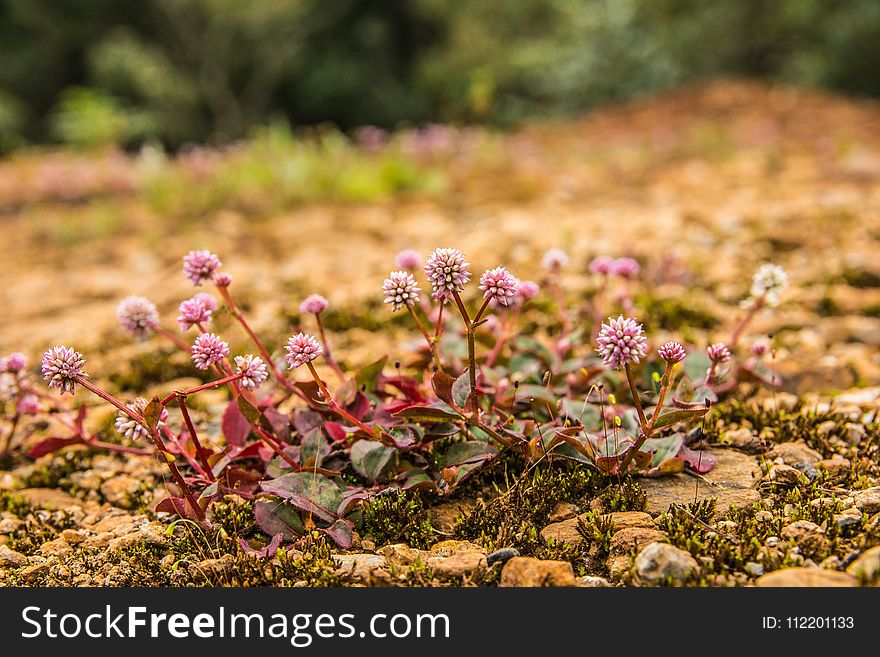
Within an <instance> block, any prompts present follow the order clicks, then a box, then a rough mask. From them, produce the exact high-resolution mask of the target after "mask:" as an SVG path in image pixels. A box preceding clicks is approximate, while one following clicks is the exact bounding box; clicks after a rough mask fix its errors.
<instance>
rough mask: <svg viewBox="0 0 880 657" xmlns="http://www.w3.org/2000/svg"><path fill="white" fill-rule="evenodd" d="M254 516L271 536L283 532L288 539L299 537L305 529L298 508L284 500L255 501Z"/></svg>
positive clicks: (285, 538) (261, 527)
mask: <svg viewBox="0 0 880 657" xmlns="http://www.w3.org/2000/svg"><path fill="white" fill-rule="evenodd" d="M254 517H255V518H256V521H257V525H259V527H260V529H262V530H263V532H264V533H266V534H268V535H269V536H275V535H277V534H281V536H282V538H284V540H286V541H292V540H294V539H296V538H299V537H300V536H302V535H303V532H304V531H305V530H304V528H303V524H302V519H301V518H300V517H299V514H298V513H297V512H296V509H294V508H293V507H292V506H290V505H289V504H288V503H287V502H285V501H283V500H258V501H256V502H254Z"/></svg>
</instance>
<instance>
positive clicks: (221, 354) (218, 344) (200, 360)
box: [192, 333, 229, 370]
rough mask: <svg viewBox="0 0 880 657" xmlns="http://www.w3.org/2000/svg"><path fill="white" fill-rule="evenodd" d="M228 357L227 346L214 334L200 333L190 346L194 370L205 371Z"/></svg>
mask: <svg viewBox="0 0 880 657" xmlns="http://www.w3.org/2000/svg"><path fill="white" fill-rule="evenodd" d="M228 355H229V345H228V344H226V342H225V341H223V340H222V339H221V338H220V336H218V335H215V334H214V333H202V334H201V335H200V336H199V337H197V338H196V341H195V343H194V344H193V346H192V361H193V363H195V366H196V369H200V370H206V369H208V368H209V367H211V365H214V364H216V363H219V362H220V361H222V360H223V359H224V358H226V356H228Z"/></svg>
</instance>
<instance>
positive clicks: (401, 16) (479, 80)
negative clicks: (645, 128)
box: [0, 0, 880, 150]
mask: <svg viewBox="0 0 880 657" xmlns="http://www.w3.org/2000/svg"><path fill="white" fill-rule="evenodd" d="M0 60H2V61H3V66H2V67H0V150H10V149H12V148H15V147H17V146H20V145H22V144H25V143H27V142H42V141H49V140H57V141H62V142H67V143H72V144H78V145H84V146H94V145H100V144H106V143H118V144H123V145H130V144H137V143H141V142H143V141H145V140H160V141H162V142H163V143H165V144H167V145H169V146H171V147H177V146H179V145H181V144H184V143H187V142H226V141H230V140H233V139H237V138H239V137H241V136H244V135H246V134H248V133H249V132H250V131H251V130H252V128H253V127H255V126H260V125H266V124H268V123H270V122H272V121H273V120H278V119H280V120H282V121H284V122H287V123H291V124H294V125H304V124H307V125H314V124H320V123H323V122H332V123H335V124H337V125H339V126H341V127H342V128H344V129H348V128H352V127H354V126H358V125H367V124H375V125H379V126H382V127H386V128H388V127H394V126H397V125H400V124H413V123H422V122H425V121H456V122H470V121H489V122H493V123H497V124H502V125H504V124H512V123H516V122H518V121H520V120H522V119H524V118H528V117H543V116H563V115H567V114H570V113H572V112H577V111H581V110H583V109H585V108H588V107H590V106H593V105H595V104H596V103H600V102H604V101H607V100H611V99H617V98H624V97H627V96H631V95H633V94H636V93H640V92H645V91H650V90H654V89H660V88H665V87H668V86H670V85H673V84H677V83H680V82H683V81H688V80H694V79H700V78H704V77H708V76H718V75H749V76H762V77H767V78H771V79H778V80H784V81H791V82H799V83H808V84H815V85H820V86H826V87H829V88H833V89H838V90H843V91H846V92H851V93H856V94H865V95H873V96H878V95H880V2H877V0H843V1H834V0H772V1H768V0H714V1H711V2H707V1H705V0H505V1H504V2H498V1H497V0H467V2H464V1H460V0H248V1H247V2H241V0H141V2H137V3H122V2H117V1H115V0H0Z"/></svg>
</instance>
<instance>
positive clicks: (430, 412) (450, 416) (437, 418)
mask: <svg viewBox="0 0 880 657" xmlns="http://www.w3.org/2000/svg"><path fill="white" fill-rule="evenodd" d="M394 415H395V416H396V417H403V418H406V419H408V420H412V421H414V422H445V421H447V420H461V419H462V417H461V415H459V414H458V413H456V412H455V411H454V410H453V408H452V407H451V406H450V405H449V404H447V403H446V402H442V401H440V402H434V403H433V404H427V405H425V406H410V407H408V408H404V409H403V410H401V411H397V413H395V414H394Z"/></svg>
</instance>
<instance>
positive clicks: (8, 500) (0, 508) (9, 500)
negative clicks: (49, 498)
mask: <svg viewBox="0 0 880 657" xmlns="http://www.w3.org/2000/svg"><path fill="white" fill-rule="evenodd" d="M32 510H33V507H31V505H30V503H29V502H28V501H27V500H25V499H24V498H23V497H21V496H19V495H16V494H15V493H11V492H9V491H5V490H3V491H0V513H11V514H12V515H14V516H18V517H19V518H24V517H25V516H27V515H28V514H29V513H30V512H31V511H32Z"/></svg>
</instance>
